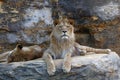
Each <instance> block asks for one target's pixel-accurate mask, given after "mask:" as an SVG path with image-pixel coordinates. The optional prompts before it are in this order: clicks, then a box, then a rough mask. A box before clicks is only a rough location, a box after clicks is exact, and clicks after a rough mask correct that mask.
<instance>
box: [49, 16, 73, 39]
mask: <svg viewBox="0 0 120 80" xmlns="http://www.w3.org/2000/svg"><path fill="white" fill-rule="evenodd" d="M54 24H55V27H54V29H53V31H52V34H51V36H54V37H55V38H56V39H57V40H58V41H68V40H74V39H75V37H74V27H73V25H72V23H71V22H70V21H68V20H67V18H60V19H59V21H57V23H54Z"/></svg>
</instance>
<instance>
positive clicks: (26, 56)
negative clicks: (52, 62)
mask: <svg viewBox="0 0 120 80" xmlns="http://www.w3.org/2000/svg"><path fill="white" fill-rule="evenodd" d="M42 55H43V52H42V49H41V47H40V46H38V45H34V46H29V47H23V45H22V44H17V45H16V48H15V49H13V50H12V51H10V52H9V54H8V56H7V63H10V62H19V61H29V60H33V59H37V58H41V57H42Z"/></svg>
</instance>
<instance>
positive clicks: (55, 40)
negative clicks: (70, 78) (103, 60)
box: [43, 18, 110, 75]
mask: <svg viewBox="0 0 120 80" xmlns="http://www.w3.org/2000/svg"><path fill="white" fill-rule="evenodd" d="M88 52H95V53H109V52H110V49H95V48H91V47H87V46H82V45H80V44H78V43H76V42H75V37H74V28H73V26H72V25H71V24H70V22H69V21H68V20H67V19H63V18H60V19H59V23H58V24H57V25H56V26H55V27H54V29H53V31H52V33H51V35H50V46H49V48H48V49H47V50H46V51H45V52H44V54H43V59H44V60H45V62H46V64H47V72H48V74H49V75H54V74H55V71H56V67H55V64H54V62H53V59H61V58H62V59H63V67H62V69H63V71H64V72H69V71H70V70H71V56H76V55H85V54H87V53H88Z"/></svg>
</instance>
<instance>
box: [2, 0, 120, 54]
mask: <svg viewBox="0 0 120 80" xmlns="http://www.w3.org/2000/svg"><path fill="white" fill-rule="evenodd" d="M119 5H120V1H119V0H97V1H96V0H0V52H4V51H7V50H9V49H13V47H15V45H16V43H17V42H22V43H24V45H33V44H45V46H46V42H49V34H50V32H51V30H52V27H53V21H54V20H55V19H57V18H58V13H59V12H62V13H63V15H65V16H67V17H68V18H69V19H72V20H74V24H75V25H74V27H75V34H76V41H77V42H79V43H80V44H82V45H87V46H92V47H97V48H110V49H112V50H114V51H116V52H117V53H118V54H120V49H119V47H120V32H119V31H120V18H119V16H120V6H119Z"/></svg>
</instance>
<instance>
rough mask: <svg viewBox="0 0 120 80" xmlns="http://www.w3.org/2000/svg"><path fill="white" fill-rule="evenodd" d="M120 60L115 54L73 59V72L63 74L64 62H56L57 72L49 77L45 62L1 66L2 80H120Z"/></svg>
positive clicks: (0, 77) (0, 79)
mask: <svg viewBox="0 0 120 80" xmlns="http://www.w3.org/2000/svg"><path fill="white" fill-rule="evenodd" d="M119 61H120V58H119V56H118V55H117V54H116V53H115V52H111V53H109V54H92V55H86V56H78V57H73V58H72V70H71V71H70V73H63V71H62V69H61V67H62V66H61V65H62V60H55V61H54V62H55V64H56V67H57V72H56V73H55V75H54V76H49V75H48V74H47V71H46V65H45V63H44V61H43V60H39V59H38V60H33V61H27V62H14V63H10V64H6V63H3V64H0V80H120V68H119V67H120V63H119Z"/></svg>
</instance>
